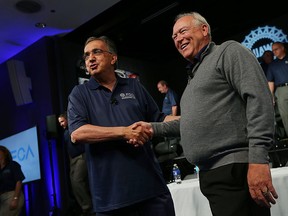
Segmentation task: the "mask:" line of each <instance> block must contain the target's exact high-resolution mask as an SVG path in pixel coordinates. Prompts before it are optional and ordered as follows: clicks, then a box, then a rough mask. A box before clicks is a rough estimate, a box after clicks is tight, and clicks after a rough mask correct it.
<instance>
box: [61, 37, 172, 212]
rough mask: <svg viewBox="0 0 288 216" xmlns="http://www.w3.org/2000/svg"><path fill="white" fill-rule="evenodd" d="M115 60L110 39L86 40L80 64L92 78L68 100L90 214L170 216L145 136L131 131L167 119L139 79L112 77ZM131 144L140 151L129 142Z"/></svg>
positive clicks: (166, 192) (167, 194)
mask: <svg viewBox="0 0 288 216" xmlns="http://www.w3.org/2000/svg"><path fill="white" fill-rule="evenodd" d="M117 58H118V57H117V51H116V47H115V44H114V43H113V42H112V41H111V40H110V39H109V38H107V37H105V36H102V37H90V38H88V39H87V41H86V42H85V46H84V55H83V59H84V61H85V65H86V69H87V71H88V72H89V74H90V76H91V77H90V79H89V81H88V82H87V83H84V84H82V85H77V86H75V87H74V88H73V89H72V91H71V93H70V95H69V99H68V110H67V112H68V124H69V132H70V135H71V140H72V141H73V142H74V143H75V144H79V145H81V144H86V149H85V150H86V151H85V153H86V156H87V164H88V173H89V181H90V188H91V193H92V200H93V207H94V211H95V212H96V214H97V216H108V215H109V216H119V215H125V216H132V215H133V216H134V215H142V216H159V215H161V216H174V215H175V211H174V205H173V200H172V197H171V194H170V191H169V189H168V187H167V185H166V183H165V180H164V177H163V175H162V172H161V169H160V166H159V164H158V162H157V160H156V157H155V155H154V152H153V150H152V148H151V142H150V141H147V140H148V139H149V131H148V130H147V131H145V130H143V129H141V127H139V128H137V129H135V130H133V129H132V126H131V125H132V124H133V123H134V122H136V121H163V120H168V119H171V117H170V118H169V117H168V116H167V117H165V115H164V114H163V113H162V112H160V110H159V108H158V106H157V104H156V103H155V101H154V100H153V98H152V97H151V95H150V94H149V93H148V92H147V90H146V89H145V88H144V87H143V85H142V84H141V83H140V82H139V81H138V80H137V79H129V78H121V77H119V76H118V75H116V73H115V69H116V62H117ZM164 117H165V118H164ZM130 139H137V140H140V144H141V146H139V147H138V148H137V147H135V146H134V144H133V145H131V144H129V143H127V141H128V140H130ZM141 140H142V141H143V142H141ZM136 146H137V145H136Z"/></svg>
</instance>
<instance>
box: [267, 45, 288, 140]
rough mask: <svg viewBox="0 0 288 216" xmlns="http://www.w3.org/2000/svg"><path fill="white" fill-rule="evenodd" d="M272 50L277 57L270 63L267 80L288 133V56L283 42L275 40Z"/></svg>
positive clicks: (287, 133)
mask: <svg viewBox="0 0 288 216" xmlns="http://www.w3.org/2000/svg"><path fill="white" fill-rule="evenodd" d="M272 51H273V53H274V55H275V57H276V59H275V60H274V61H273V62H272V63H270V65H269V67H268V70H267V80H268V85H269V88H270V91H271V93H272V95H273V96H274V104H275V106H276V107H277V109H278V111H279V114H280V117H281V119H282V123H283V126H284V128H285V132H286V135H288V56H287V54H286V49H285V46H284V44H283V43H281V42H274V43H273V44H272Z"/></svg>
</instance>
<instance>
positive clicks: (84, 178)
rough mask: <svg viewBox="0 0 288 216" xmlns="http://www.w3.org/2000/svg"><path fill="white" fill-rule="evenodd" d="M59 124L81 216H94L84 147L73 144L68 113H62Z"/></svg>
mask: <svg viewBox="0 0 288 216" xmlns="http://www.w3.org/2000/svg"><path fill="white" fill-rule="evenodd" d="M58 122H59V124H60V126H61V127H62V128H63V129H64V143H65V145H66V148H67V152H68V155H69V164H70V166H69V172H70V181H71V186H72V190H73V194H74V196H75V198H76V200H77V203H78V204H79V206H80V207H81V210H82V214H81V216H86V215H87V216H88V215H92V213H91V211H92V200H91V194H90V189H89V181H88V170H87V164H86V160H85V149H84V145H74V144H73V143H72V142H71V139H70V135H69V131H68V121H67V113H66V112H64V113H61V114H60V115H59V116H58Z"/></svg>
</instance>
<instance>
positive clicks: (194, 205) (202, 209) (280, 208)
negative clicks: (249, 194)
mask: <svg viewBox="0 0 288 216" xmlns="http://www.w3.org/2000/svg"><path fill="white" fill-rule="evenodd" d="M271 173H272V178H273V185H274V187H275V189H276V191H277V193H278V195H279V198H278V199H277V200H276V201H277V203H276V204H275V205H272V208H271V213H272V216H288V167H281V168H273V169H271ZM168 187H169V189H170V191H171V194H172V198H173V201H174V206H175V211H176V216H212V213H211V210H210V207H209V203H208V200H207V199H206V197H204V195H203V194H202V193H201V191H200V188H199V181H198V179H197V178H194V179H189V180H184V181H182V183H181V184H176V183H171V184H168Z"/></svg>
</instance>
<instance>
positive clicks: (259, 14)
mask: <svg viewBox="0 0 288 216" xmlns="http://www.w3.org/2000/svg"><path fill="white" fill-rule="evenodd" d="M251 4H252V2H251V1H224V0H220V1H216V0H211V1H200V0H199V1H188V0H178V1H171V0H153V1H151V0H137V1H136V0H126V1H125V0H123V1H121V2H120V3H119V4H116V5H115V6H114V7H112V8H110V9H108V10H107V11H105V12H104V13H103V14H100V15H99V16H97V17H95V18H93V19H92V20H90V21H89V22H87V23H86V24H84V25H83V26H81V27H79V28H78V29H76V30H75V31H73V32H71V33H69V34H67V35H65V36H54V37H44V38H42V39H40V40H39V41H37V42H36V43H34V44H32V45H31V46H30V47H28V48H27V49H25V50H23V51H22V52H20V53H19V54H17V55H15V56H14V57H12V59H15V60H20V61H22V62H24V65H25V73H26V75H27V77H29V78H30V79H31V84H32V88H31V96H32V100H33V101H32V103H29V104H23V105H19V106H17V105H16V103H15V99H14V95H13V92H12V87H11V84H10V79H9V71H8V69H7V65H6V62H4V63H2V64H0V95H1V97H0V104H1V106H0V119H1V120H0V139H3V138H6V137H8V136H11V135H13V134H16V133H18V132H21V131H23V130H26V129H28V128H31V127H32V126H34V125H37V129H38V138H39V152H40V159H41V174H42V178H41V180H39V181H35V182H31V183H29V184H26V185H25V186H24V193H25V208H24V210H23V215H27V216H28V215H29V216H39V215H49V212H51V211H52V210H53V207H56V208H57V209H58V212H59V215H66V212H67V208H68V207H67V206H68V204H67V199H68V198H67V197H68V191H67V190H68V188H67V181H68V180H67V176H66V175H65V170H66V168H67V165H66V164H65V147H64V146H63V145H62V131H61V130H60V128H59V127H58V125H57V126H56V128H58V129H57V131H56V133H54V132H53V134H54V135H55V136H53V137H47V133H48V132H49V131H47V126H46V120H47V116H50V115H55V116H57V115H58V114H59V113H60V112H63V111H64V110H66V107H67V97H68V95H69V93H70V91H71V89H72V88H73V87H74V86H75V85H76V84H78V77H79V76H81V74H83V71H82V70H81V68H80V66H79V60H80V59H81V55H82V49H83V43H84V41H85V40H86V38H87V37H89V36H92V35H96V36H100V35H107V36H109V37H110V38H112V39H113V40H114V41H115V42H116V44H117V46H118V50H119V65H118V67H119V68H120V69H123V70H127V71H130V72H135V73H138V74H139V75H140V82H141V83H142V84H143V85H144V86H145V87H146V88H147V90H148V91H149V92H150V93H151V95H152V96H153V98H154V99H155V101H156V102H157V103H158V104H159V107H160V106H161V104H162V99H163V95H161V94H160V93H159V92H158V90H157V88H156V85H157V82H158V81H159V80H160V79H165V80H166V81H168V83H170V85H171V87H172V88H173V89H174V90H175V91H176V92H177V93H178V94H179V95H181V94H182V92H183V90H184V88H185V85H186V82H187V81H186V77H187V75H186V70H185V66H186V64H187V62H186V61H185V60H184V59H183V58H182V57H181V56H180V54H179V53H178V52H177V50H176V49H175V47H174V45H173V41H172V39H171V34H172V26H173V19H174V17H175V16H176V15H177V14H178V13H179V12H185V11H192V10H193V11H198V12H200V13H201V14H202V15H203V16H204V17H206V18H207V21H208V22H209V24H210V26H211V29H212V39H213V41H215V42H216V43H221V42H223V41H225V40H228V39H235V40H238V41H239V42H242V40H244V38H243V37H244V36H245V35H246V34H247V33H248V32H250V31H251V30H252V29H255V28H257V27H258V26H264V25H268V24H269V25H270V24H271V25H279V27H281V28H283V30H284V31H286V32H287V30H288V29H287V14H288V12H287V9H286V7H285V6H284V5H286V3H285V4H284V1H277V5H276V2H275V4H274V2H270V3H269V5H265V4H264V3H261V4H258V5H257V3H254V2H253V5H251ZM273 4H274V5H273ZM67 7H69V5H67ZM79 10H81V8H79ZM71 16H74V14H71ZM50 152H52V153H53V154H52V155H53V158H52V164H53V168H54V172H55V173H54V176H53V175H52V174H51V166H50V160H51V157H50V154H49V153H50ZM53 183H55V190H53ZM55 200H56V203H55Z"/></svg>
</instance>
